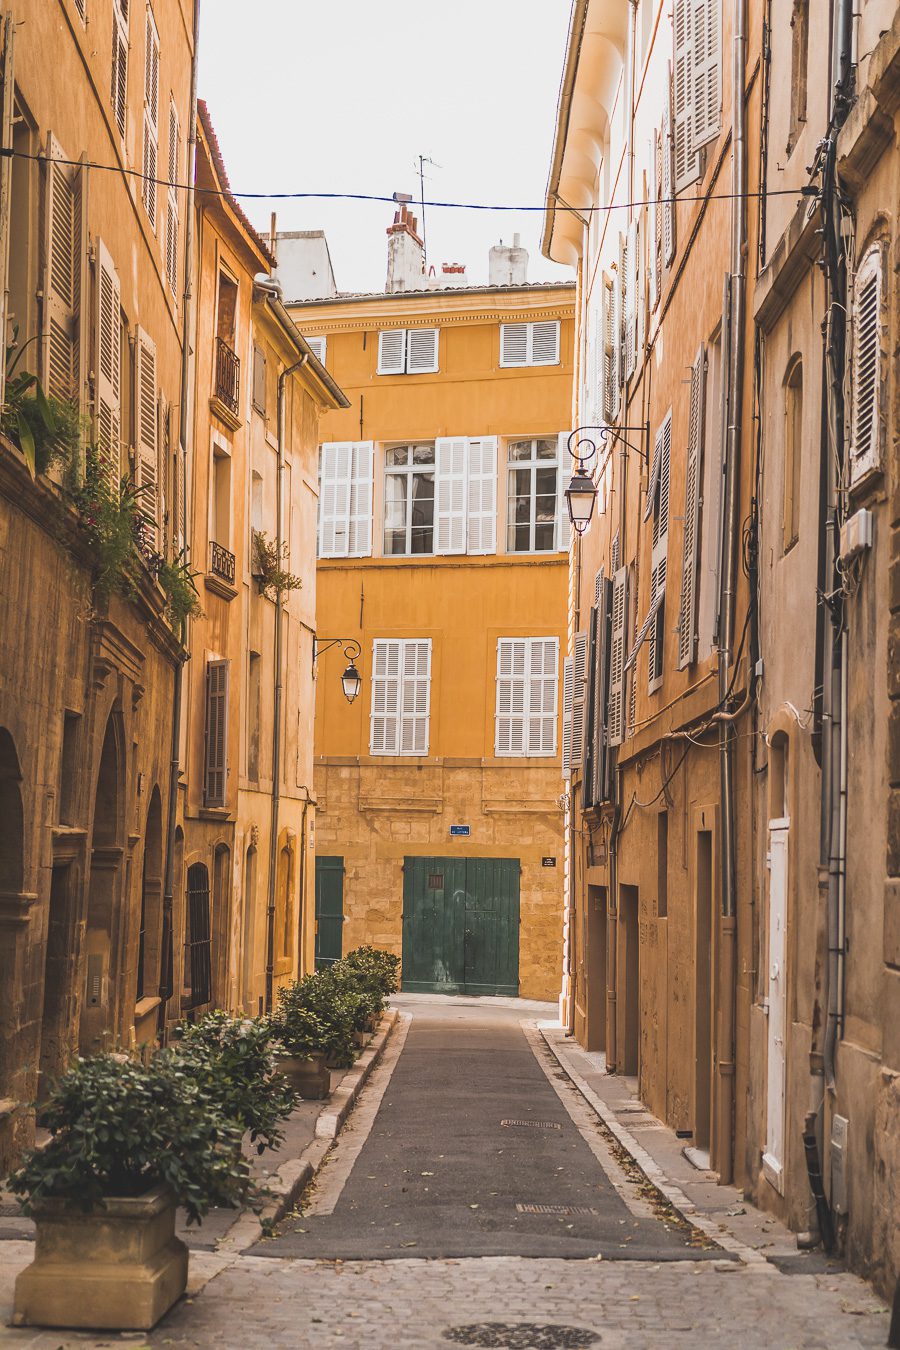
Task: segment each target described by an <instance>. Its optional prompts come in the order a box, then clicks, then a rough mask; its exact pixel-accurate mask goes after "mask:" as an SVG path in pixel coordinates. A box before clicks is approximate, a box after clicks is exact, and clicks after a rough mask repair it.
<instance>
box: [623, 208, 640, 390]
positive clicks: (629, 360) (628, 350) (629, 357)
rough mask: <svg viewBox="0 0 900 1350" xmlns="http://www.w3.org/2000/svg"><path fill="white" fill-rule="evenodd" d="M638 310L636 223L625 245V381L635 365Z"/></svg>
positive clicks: (630, 375)
mask: <svg viewBox="0 0 900 1350" xmlns="http://www.w3.org/2000/svg"><path fill="white" fill-rule="evenodd" d="M637 309H638V233H637V221H635V220H633V221H632V222H631V224H630V225H629V226H628V240H627V243H626V245H625V379H626V380H630V379H631V377H632V375H633V374H634V371H635V366H636V364H637Z"/></svg>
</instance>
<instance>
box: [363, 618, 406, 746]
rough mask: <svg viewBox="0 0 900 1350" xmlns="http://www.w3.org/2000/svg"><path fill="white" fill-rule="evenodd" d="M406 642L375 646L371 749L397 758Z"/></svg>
mask: <svg viewBox="0 0 900 1350" xmlns="http://www.w3.org/2000/svg"><path fill="white" fill-rule="evenodd" d="M401 647H402V643H401V642H400V641H399V640H397V639H386V638H376V639H375V641H374V643H373V644H372V712H371V730H370V738H369V750H370V753H371V754H373V755H396V754H397V753H398V751H399V748H400V660H401Z"/></svg>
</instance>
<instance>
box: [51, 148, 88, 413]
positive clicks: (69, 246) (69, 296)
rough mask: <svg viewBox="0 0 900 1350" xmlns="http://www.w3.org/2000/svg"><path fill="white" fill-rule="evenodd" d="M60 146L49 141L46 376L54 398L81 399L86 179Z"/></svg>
mask: <svg viewBox="0 0 900 1350" xmlns="http://www.w3.org/2000/svg"><path fill="white" fill-rule="evenodd" d="M65 158H66V156H65V154H64V153H63V151H62V148H61V147H60V145H59V144H58V142H57V141H56V140H55V139H54V138H53V136H50V137H49V138H48V154H47V162H46V169H45V172H46V175H47V178H46V196H45V201H46V208H45V210H46V215H45V230H46V236H45V238H46V246H45V260H46V271H45V282H44V300H45V317H44V330H45V331H44V334H43V336H42V371H43V377H44V385H45V387H46V390H47V392H48V393H50V394H53V395H54V396H55V397H56V398H61V399H70V398H73V397H77V395H78V393H79V386H80V374H79V347H78V331H79V318H80V315H79V311H80V309H81V284H82V257H83V251H82V247H81V234H82V231H81V221H82V178H81V170H80V168H78V167H76V166H75V165H71V164H63V163H60V162H59V161H60V160H64V159H65Z"/></svg>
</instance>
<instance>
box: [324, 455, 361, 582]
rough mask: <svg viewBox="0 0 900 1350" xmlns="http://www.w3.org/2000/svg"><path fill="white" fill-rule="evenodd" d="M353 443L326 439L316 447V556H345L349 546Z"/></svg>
mask: <svg viewBox="0 0 900 1350" xmlns="http://www.w3.org/2000/svg"><path fill="white" fill-rule="evenodd" d="M352 472H353V442H352V441H329V442H326V443H325V444H324V445H322V446H320V448H319V557H320V558H346V556H347V552H348V550H349V546H350V485H351V476H352Z"/></svg>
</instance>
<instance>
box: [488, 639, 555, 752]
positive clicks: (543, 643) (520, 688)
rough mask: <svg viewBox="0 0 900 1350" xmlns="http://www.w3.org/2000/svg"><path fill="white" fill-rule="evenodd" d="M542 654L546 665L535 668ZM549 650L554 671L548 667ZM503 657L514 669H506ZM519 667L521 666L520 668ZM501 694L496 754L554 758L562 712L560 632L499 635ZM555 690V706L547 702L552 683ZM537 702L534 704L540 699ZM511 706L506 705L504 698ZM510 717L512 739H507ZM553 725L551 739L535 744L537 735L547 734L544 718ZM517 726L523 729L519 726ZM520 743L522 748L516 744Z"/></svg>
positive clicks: (497, 681) (498, 687) (497, 707)
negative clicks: (536, 670) (505, 736)
mask: <svg viewBox="0 0 900 1350" xmlns="http://www.w3.org/2000/svg"><path fill="white" fill-rule="evenodd" d="M538 653H539V654H540V663H541V665H542V666H543V667H544V668H543V669H542V670H541V671H540V672H538V673H536V672H535V669H534V666H535V656H536V655H537V654H538ZM548 656H549V658H550V659H549V665H550V670H549V672H548V671H547V669H546V666H547V664H548V660H547V658H548ZM504 660H506V662H507V664H508V666H509V673H504ZM516 667H518V668H516ZM495 685H496V699H495V708H494V755H495V756H496V758H497V759H515V758H519V759H553V758H555V757H556V753H557V720H558V716H559V707H558V703H559V638H557V637H515V638H504V637H500V638H498V639H497V670H496V674H495ZM548 686H549V688H550V690H551V691H552V694H551V698H550V700H549V701H550V702H552V710H551V709H549V708H547V707H546V706H544V703H545V700H544V694H545V693H546V690H547V688H548ZM536 701H537V703H538V705H539V706H537V707H535V706H534V705H535V702H536ZM504 703H505V704H506V706H505V707H504V706H502V705H503V704H504ZM504 722H506V723H507V724H508V727H507V732H508V735H507V740H506V742H504V739H503V724H504ZM548 723H549V724H551V725H552V736H551V740H550V742H549V743H547V742H546V741H544V748H542V749H537V750H536V749H533V748H532V747H533V745H534V743H535V740H537V742H538V744H540V743H541V741H542V740H543V733H544V731H545V730H546V726H545V724H548ZM516 728H517V729H518V735H516V734H515V729H516ZM515 747H517V748H515Z"/></svg>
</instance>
